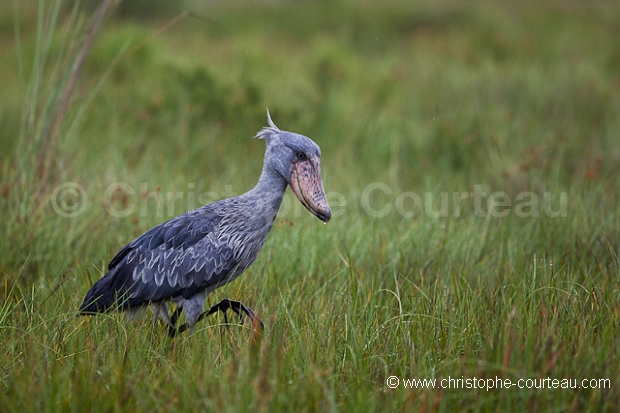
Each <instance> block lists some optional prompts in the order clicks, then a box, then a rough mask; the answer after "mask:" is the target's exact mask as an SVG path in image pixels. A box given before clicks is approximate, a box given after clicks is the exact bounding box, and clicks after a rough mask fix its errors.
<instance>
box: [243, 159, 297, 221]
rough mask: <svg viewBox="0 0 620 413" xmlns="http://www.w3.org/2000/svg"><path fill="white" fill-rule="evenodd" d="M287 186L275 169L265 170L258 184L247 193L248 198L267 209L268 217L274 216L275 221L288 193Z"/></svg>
mask: <svg viewBox="0 0 620 413" xmlns="http://www.w3.org/2000/svg"><path fill="white" fill-rule="evenodd" d="M286 186H287V182H286V180H285V179H284V178H283V177H282V176H281V175H280V174H279V173H277V172H276V171H274V170H273V169H269V168H263V171H262V173H261V175H260V178H259V180H258V183H257V184H256V186H255V187H254V188H252V189H251V190H250V191H249V192H247V193H246V196H248V197H249V198H252V199H253V200H254V201H255V202H256V203H257V205H259V206H260V207H262V208H265V211H264V213H265V214H266V215H271V214H273V218H274V219H275V216H276V214H277V213H278V210H279V209H280V204H281V203H282V198H283V197H284V193H285V192H286ZM268 211H270V212H271V214H269V213H268Z"/></svg>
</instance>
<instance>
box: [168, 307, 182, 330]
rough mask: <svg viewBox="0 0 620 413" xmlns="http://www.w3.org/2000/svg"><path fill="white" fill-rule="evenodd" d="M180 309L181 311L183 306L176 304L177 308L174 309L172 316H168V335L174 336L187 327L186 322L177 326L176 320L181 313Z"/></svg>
mask: <svg viewBox="0 0 620 413" xmlns="http://www.w3.org/2000/svg"><path fill="white" fill-rule="evenodd" d="M182 311H183V307H181V306H177V308H175V309H174V312H173V313H172V316H170V325H169V326H168V336H170V337H174V336H176V335H177V334H179V333H182V332H183V331H185V330H186V329H187V324H183V325H182V326H181V327H179V328H177V320H178V319H179V316H180V315H181V312H182Z"/></svg>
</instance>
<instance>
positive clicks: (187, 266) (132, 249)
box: [81, 204, 237, 311]
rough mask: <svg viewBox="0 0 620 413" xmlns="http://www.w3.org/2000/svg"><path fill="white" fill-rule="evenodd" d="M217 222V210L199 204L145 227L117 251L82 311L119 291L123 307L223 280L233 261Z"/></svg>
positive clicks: (103, 304) (100, 306)
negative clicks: (184, 212)
mask: <svg viewBox="0 0 620 413" xmlns="http://www.w3.org/2000/svg"><path fill="white" fill-rule="evenodd" d="M212 205H213V204H212ZM220 221H221V217H220V216H219V215H217V214H215V213H213V212H211V213H209V211H204V210H200V209H199V210H195V211H192V212H190V213H187V214H184V215H181V216H178V217H176V218H173V219H172V220H170V221H167V222H164V223H162V224H160V225H158V226H156V227H154V228H152V229H151V230H149V231H147V232H145V233H144V234H142V235H141V236H140V237H138V238H136V239H135V240H134V241H132V242H131V243H129V244H128V245H126V246H125V247H124V248H122V249H121V250H120V251H119V252H118V253H117V254H116V256H115V257H114V258H113V259H112V261H111V262H110V264H109V266H108V269H109V271H108V273H107V274H106V275H105V276H104V277H102V278H101V279H100V280H99V281H97V283H95V285H94V286H93V288H92V289H91V291H89V294H87V296H86V298H85V299H84V303H82V306H81V310H82V311H103V310H105V309H107V308H109V307H111V306H113V305H114V304H115V303H116V299H117V298H118V297H121V296H123V297H125V298H124V301H122V300H121V299H120V298H119V303H122V304H123V306H125V307H133V306H139V305H142V304H145V303H147V302H149V301H158V300H163V299H168V298H173V297H179V296H183V297H191V296H192V295H194V294H195V293H196V292H198V291H200V290H203V289H205V288H208V287H209V286H211V285H217V284H220V283H222V281H223V279H225V278H226V277H228V276H229V275H230V273H231V271H234V270H235V268H236V265H237V263H235V262H233V257H234V254H233V251H232V247H231V246H230V245H228V243H227V242H225V241H223V240H220V239H218V237H217V229H218V224H219V222H220Z"/></svg>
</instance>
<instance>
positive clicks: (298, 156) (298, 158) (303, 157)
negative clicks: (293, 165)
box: [295, 152, 308, 161]
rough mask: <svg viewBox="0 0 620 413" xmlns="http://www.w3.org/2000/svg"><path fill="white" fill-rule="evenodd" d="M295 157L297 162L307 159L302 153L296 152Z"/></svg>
mask: <svg viewBox="0 0 620 413" xmlns="http://www.w3.org/2000/svg"><path fill="white" fill-rule="evenodd" d="M295 156H296V157H297V160H299V161H305V160H306V159H308V157H307V156H306V154H305V153H303V152H296V153H295Z"/></svg>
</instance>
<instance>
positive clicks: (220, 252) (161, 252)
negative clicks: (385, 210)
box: [80, 112, 331, 330]
mask: <svg viewBox="0 0 620 413" xmlns="http://www.w3.org/2000/svg"><path fill="white" fill-rule="evenodd" d="M267 115H268V122H269V126H268V127H265V128H263V129H262V130H261V131H260V132H259V133H258V134H257V135H256V137H257V138H261V139H264V140H265V141H266V150H265V158H264V163H263V170H262V173H261V175H260V178H259V180H258V183H257V184H256V186H255V187H254V188H253V189H251V190H250V191H248V192H246V193H244V194H242V195H239V196H236V197H234V198H229V199H224V200H221V201H218V202H215V203H212V204H208V205H205V206H202V207H200V208H198V209H196V210H193V211H190V212H187V213H185V214H183V215H180V216H178V217H175V218H173V219H171V220H169V221H167V222H164V223H162V224H160V225H158V226H156V227H154V228H152V229H151V230H149V231H147V232H146V233H144V234H143V235H141V236H140V237H138V238H137V239H135V240H134V241H132V242H131V243H129V244H128V245H127V246H125V247H124V248H123V249H121V250H120V251H119V252H118V253H117V254H116V256H115V257H114V258H113V259H112V261H111V262H110V264H109V265H108V273H107V274H105V275H104V276H103V277H102V278H101V279H100V280H98V281H97V282H96V283H95V284H94V285H93V287H92V288H91V289H90V291H89V292H88V293H87V295H86V297H85V298H84V301H83V303H82V305H81V306H80V313H81V314H92V313H98V312H103V311H107V310H110V309H122V310H125V309H136V308H140V307H143V306H145V305H148V304H152V303H154V304H157V306H156V312H157V313H158V315H159V316H160V317H161V318H163V319H164V320H165V321H166V322H167V323H168V325H169V326H171V327H174V324H175V322H176V315H175V316H174V317H173V319H171V317H170V315H169V313H168V309H167V302H168V301H169V300H173V301H175V302H177V303H178V312H180V311H184V312H185V315H186V319H187V325H188V326H189V328H190V330H191V329H192V328H193V326H194V325H195V324H196V322H198V320H199V318H200V317H201V312H202V308H203V305H204V301H205V299H206V297H207V295H208V294H209V293H211V292H212V291H213V290H215V289H216V288H219V287H221V286H222V285H224V284H226V283H228V282H230V281H232V280H234V279H235V278H237V277H238V276H239V275H240V274H241V273H243V272H244V271H245V270H246V269H247V268H248V267H249V266H250V265H251V264H252V263H253V262H254V260H256V258H257V256H258V254H259V252H260V250H261V248H262V246H263V244H264V242H265V240H266V238H267V235H268V234H269V230H270V229H271V227H272V225H273V222H274V220H275V218H276V215H277V213H278V210H279V208H280V204H281V203H282V198H283V196H284V193H285V191H286V187H287V185H290V186H291V188H292V189H293V191H294V193H295V194H296V195H297V197H298V198H299V200H300V201H301V202H302V204H304V206H306V208H308V210H309V211H310V212H312V213H313V214H314V215H316V216H317V217H318V218H320V219H321V220H323V221H325V222H327V221H328V220H329V219H330V217H331V210H330V208H329V206H328V204H327V201H326V199H325V194H324V190H323V184H322V181H321V175H320V156H321V152H320V149H319V147H318V145H317V144H316V143H314V142H313V141H312V140H311V139H310V138H308V137H306V136H303V135H299V134H296V133H292V132H286V131H281V130H280V129H278V127H277V126H276V125H275V124H274V123H273V121H272V120H271V118H270V117H269V112H267ZM239 304H240V303H239ZM243 308H245V307H243ZM235 311H237V310H235Z"/></svg>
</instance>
